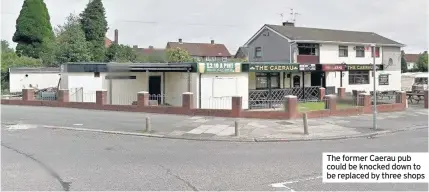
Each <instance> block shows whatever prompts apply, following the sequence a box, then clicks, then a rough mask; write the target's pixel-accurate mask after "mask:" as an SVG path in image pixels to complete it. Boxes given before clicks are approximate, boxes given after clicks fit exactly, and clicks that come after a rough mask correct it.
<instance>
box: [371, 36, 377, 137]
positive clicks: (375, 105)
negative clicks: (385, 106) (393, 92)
mask: <svg viewBox="0 0 429 192" xmlns="http://www.w3.org/2000/svg"><path fill="white" fill-rule="evenodd" d="M375 46H376V45H375V44H371V48H372V78H373V79H372V81H373V83H374V88H373V92H372V98H373V109H372V116H373V117H372V128H373V129H374V130H377V85H376V84H375V80H376V77H375V76H376V75H375V72H376V65H375Z"/></svg>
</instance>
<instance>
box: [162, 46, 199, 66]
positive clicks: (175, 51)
mask: <svg viewBox="0 0 429 192" xmlns="http://www.w3.org/2000/svg"><path fill="white" fill-rule="evenodd" d="M167 60H168V62H169V63H183V62H192V61H193V59H192V57H191V55H189V53H188V51H186V50H184V49H181V48H179V47H177V48H171V49H167Z"/></svg>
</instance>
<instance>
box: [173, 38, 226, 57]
mask: <svg viewBox="0 0 429 192" xmlns="http://www.w3.org/2000/svg"><path fill="white" fill-rule="evenodd" d="M177 47H178V48H182V49H184V50H186V51H188V53H189V54H190V55H191V56H192V57H193V58H194V59H195V60H196V61H207V62H227V61H228V59H230V58H231V57H232V56H231V54H230V53H229V51H228V49H227V48H226V46H225V45H224V44H218V43H215V41H214V40H211V42H210V43H187V42H183V41H182V39H179V41H178V42H168V43H167V49H169V48H177Z"/></svg>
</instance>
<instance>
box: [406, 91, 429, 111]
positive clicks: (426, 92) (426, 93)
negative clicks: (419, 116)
mask: <svg viewBox="0 0 429 192" xmlns="http://www.w3.org/2000/svg"><path fill="white" fill-rule="evenodd" d="M405 102H406V101H405ZM428 103H429V101H428V90H426V91H425V108H426V109H427V108H428Z"/></svg>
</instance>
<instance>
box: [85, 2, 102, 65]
mask: <svg viewBox="0 0 429 192" xmlns="http://www.w3.org/2000/svg"><path fill="white" fill-rule="evenodd" d="M80 17H81V19H80V22H81V24H82V29H83V31H84V32H85V38H86V40H87V41H88V42H89V43H90V44H91V47H90V49H91V52H92V60H94V61H104V60H105V54H106V47H105V45H104V37H105V36H106V33H107V30H108V26H107V20H106V11H105V9H104V6H103V3H102V2H101V0H92V1H91V2H90V3H88V5H87V6H86V8H85V10H84V11H83V12H82V13H81V14H80Z"/></svg>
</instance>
